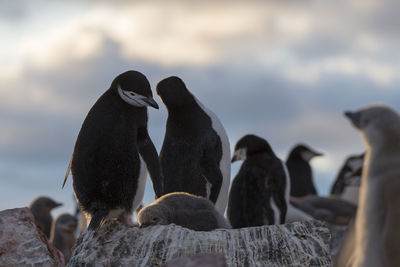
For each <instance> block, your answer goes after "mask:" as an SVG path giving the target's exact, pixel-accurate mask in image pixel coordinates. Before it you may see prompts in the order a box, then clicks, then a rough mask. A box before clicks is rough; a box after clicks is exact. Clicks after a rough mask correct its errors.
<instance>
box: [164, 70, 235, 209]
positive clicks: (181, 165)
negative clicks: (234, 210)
mask: <svg viewBox="0 0 400 267" xmlns="http://www.w3.org/2000/svg"><path fill="white" fill-rule="evenodd" d="M157 94H158V95H159V96H160V98H161V100H162V101H163V103H164V104H165V106H166V108H167V110H168V119H167V125H166V131H165V138H164V142H163V145H162V148H161V152H160V163H161V169H162V171H163V176H164V189H165V190H164V193H171V192H187V193H190V194H194V195H197V196H203V197H206V198H207V199H210V200H211V201H212V202H213V203H215V207H216V208H217V210H218V211H219V212H221V214H224V211H225V208H226V203H227V199H228V189H229V183H230V170H231V169H230V167H231V164H230V157H231V156H230V145H229V139H228V136H227V134H226V132H225V129H224V127H223V125H222V123H221V122H220V120H219V119H218V118H217V116H216V115H215V114H214V113H213V112H212V111H211V110H209V109H207V108H206V107H205V106H204V105H203V104H202V103H201V102H200V101H199V100H198V99H197V98H196V97H195V96H194V95H193V94H192V93H191V92H189V90H188V88H187V87H186V85H185V84H184V82H183V81H182V80H181V79H180V78H178V77H169V78H166V79H164V80H162V81H160V82H159V83H158V85H157Z"/></svg>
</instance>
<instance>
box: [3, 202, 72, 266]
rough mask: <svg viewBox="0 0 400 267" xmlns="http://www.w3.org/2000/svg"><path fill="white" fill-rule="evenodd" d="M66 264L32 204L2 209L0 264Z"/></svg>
mask: <svg viewBox="0 0 400 267" xmlns="http://www.w3.org/2000/svg"><path fill="white" fill-rule="evenodd" d="M26 265H29V266H64V256H63V255H62V253H61V252H60V251H58V250H57V249H56V248H55V247H54V246H53V245H52V244H50V243H49V241H48V240H47V238H46V235H45V234H44V233H43V232H42V230H40V228H39V227H38V226H37V225H36V223H35V219H34V217H33V215H32V213H31V211H30V210H29V208H20V209H10V210H4V211H1V212H0V266H26Z"/></svg>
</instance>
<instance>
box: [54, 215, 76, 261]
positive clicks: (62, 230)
mask: <svg viewBox="0 0 400 267" xmlns="http://www.w3.org/2000/svg"><path fill="white" fill-rule="evenodd" d="M77 226H78V220H77V218H76V217H75V216H72V215H70V214H67V213H64V214H61V215H60V216H58V218H57V219H56V220H55V221H54V222H53V226H52V232H51V238H50V242H51V243H52V244H53V245H54V246H55V247H56V248H58V250H60V251H61V252H62V253H63V255H64V259H65V263H68V261H69V259H70V258H71V256H72V255H71V254H72V251H71V250H72V247H73V246H74V244H75V231H76V228H77Z"/></svg>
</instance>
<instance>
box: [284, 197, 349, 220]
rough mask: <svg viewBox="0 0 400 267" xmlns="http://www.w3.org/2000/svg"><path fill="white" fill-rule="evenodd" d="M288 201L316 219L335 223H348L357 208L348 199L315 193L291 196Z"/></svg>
mask: <svg viewBox="0 0 400 267" xmlns="http://www.w3.org/2000/svg"><path fill="white" fill-rule="evenodd" d="M290 203H291V204H292V205H294V206H295V207H297V208H299V209H300V210H302V211H304V212H306V213H307V214H309V215H311V216H312V217H314V218H315V219H317V220H321V221H326V222H328V223H330V224H335V225H348V224H349V222H350V220H351V219H353V217H354V216H355V214H356V210H357V206H355V205H354V204H352V203H350V202H349V201H346V200H342V199H340V198H334V197H320V196H316V195H308V196H305V197H299V198H298V197H291V198H290Z"/></svg>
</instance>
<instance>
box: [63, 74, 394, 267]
mask: <svg viewBox="0 0 400 267" xmlns="http://www.w3.org/2000/svg"><path fill="white" fill-rule="evenodd" d="M156 91H157V94H158V96H159V97H160V99H161V100H162V102H163V103H164V105H165V107H166V108H167V111H168V119H167V122H166V132H165V137H164V142H163V145H162V148H161V151H160V154H159V155H158V154H157V151H156V149H155V147H154V145H153V142H152V140H151V139H150V137H149V134H148V131H147V121H148V116H147V108H148V107H153V108H156V109H158V104H157V103H156V102H155V101H154V99H153V97H152V91H151V89H150V85H149V82H148V80H147V78H146V77H145V76H144V75H143V74H141V73H139V72H137V71H128V72H125V73H122V74H120V75H119V76H117V77H116V78H115V79H114V80H113V81H112V83H111V85H110V88H109V89H108V90H107V91H106V92H105V93H104V94H103V95H102V96H101V97H100V98H99V99H98V100H97V102H96V103H95V104H94V106H93V107H92V108H91V110H90V111H89V113H88V115H87V117H86V119H85V120H84V122H83V125H82V128H81V130H80V132H79V135H78V138H77V140H76V144H75V148H74V152H73V156H72V160H71V165H70V167H71V170H72V176H73V187H74V192H75V197H76V199H77V201H78V203H79V206H80V209H81V211H82V212H83V213H84V214H85V216H86V218H87V220H88V229H89V230H97V229H98V228H99V227H100V226H101V224H102V223H103V222H104V221H105V220H107V219H111V218H118V219H120V220H121V221H122V222H124V223H126V224H127V225H128V226H130V225H132V222H131V215H132V212H133V211H134V210H136V209H137V208H138V206H139V205H140V204H141V201H142V198H143V191H144V185H145V180H146V174H147V172H149V174H150V178H151V181H152V183H153V189H154V191H155V195H156V200H155V202H154V203H152V204H150V205H148V206H145V207H143V208H142V209H140V211H139V212H138V222H139V225H140V227H146V226H151V225H156V224H170V223H175V224H177V225H181V226H183V227H187V228H190V229H193V230H200V231H209V230H213V229H217V228H226V229H229V228H231V227H232V228H241V227H249V226H259V225H266V224H280V223H286V222H293V221H298V220H308V219H312V218H317V219H322V220H325V221H328V222H330V223H333V224H347V223H348V222H349V220H350V219H351V218H353V217H354V214H355V213H356V209H357V204H358V209H357V214H356V216H355V223H354V228H352V230H351V231H349V234H352V235H354V239H352V242H350V245H349V244H344V245H343V247H351V246H352V245H354V247H353V251H354V253H353V255H352V256H351V262H350V264H349V263H348V262H349V261H345V265H338V266H386V265H387V266H400V259H399V257H398V255H400V254H399V253H396V249H398V247H399V241H398V240H400V236H398V235H399V233H398V232H399V231H397V230H395V228H396V227H398V225H400V213H399V212H398V210H399V209H398V208H397V209H396V207H398V206H399V205H400V202H399V201H400V198H399V197H398V196H397V195H398V194H396V192H399V190H400V182H399V181H400V180H399V179H397V178H398V177H399V176H400V169H399V166H400V154H399V153H400V152H399V151H400V149H399V147H398V145H399V144H400V129H399V126H398V125H400V124H399V123H400V118H399V116H398V115H397V114H396V113H395V112H394V111H393V110H391V109H389V108H387V107H384V106H379V107H376V106H374V107H367V108H365V109H362V110H359V111H357V112H353V113H351V112H348V113H346V116H347V117H349V118H350V120H351V121H352V123H353V124H354V126H355V127H356V128H357V129H358V130H359V131H360V132H361V134H362V136H363V139H364V141H365V144H366V149H367V152H366V153H365V157H364V155H360V156H354V157H350V158H349V159H348V160H347V161H346V162H345V164H344V166H343V167H342V169H341V170H340V172H339V174H338V178H337V181H336V182H335V185H334V187H333V188H332V197H320V196H318V195H317V191H316V189H315V186H314V183H313V177H312V170H311V166H310V164H309V161H310V160H311V159H312V158H313V157H316V156H322V154H321V153H318V152H315V151H314V150H312V149H311V148H309V147H308V146H307V145H304V144H298V145H297V146H295V147H294V148H293V149H292V150H291V151H290V153H289V156H288V158H287V160H286V162H283V161H282V160H280V159H279V158H278V157H277V156H276V155H275V153H274V152H273V150H272V148H271V146H270V145H269V144H268V142H267V141H266V140H265V139H263V138H261V137H258V136H255V135H246V136H244V137H243V138H241V139H240V140H239V141H238V142H237V144H236V145H235V150H234V154H233V157H232V160H231V155H230V144H229V140H228V137H227V134H226V132H225V130H224V127H223V126H222V123H221V122H220V121H219V119H218V118H217V116H216V115H215V114H214V113H213V112H211V111H210V110H209V109H207V108H206V107H205V105H203V104H202V103H201V102H200V101H199V100H198V99H197V98H196V97H195V96H194V95H193V94H192V93H191V92H190V91H189V89H188V88H187V87H186V85H185V83H184V82H183V81H182V80H181V79H180V78H178V77H175V76H174V77H169V78H166V79H164V80H162V81H160V82H159V83H158V85H157V88H156ZM394 144H395V145H394ZM238 160H243V164H242V166H241V168H240V171H239V172H238V174H237V175H236V177H235V178H234V179H233V182H232V186H231V190H230V192H228V188H229V183H230V164H231V161H232V162H235V161H238ZM360 177H361V179H360ZM357 179H358V181H359V182H358V183H357V182H354V181H356V180H357ZM360 180H361V181H360ZM349 186H356V187H357V189H358V188H359V191H360V197H359V199H358V198H357V197H353V201H352V200H351V199H350V198H346V197H344V192H345V191H346V190H347V189H348V188H347V187H349ZM396 190H397V191H396ZM335 195H336V196H340V197H343V199H338V198H337V197H335ZM379 196H382V197H381V198H379ZM350 201H352V202H353V203H350ZM226 206H228V210H227V218H228V220H229V222H228V221H227V220H226V219H225V218H224V216H223V214H224V211H225V208H226ZM377 213H379V214H382V216H374V215H373V214H377ZM55 225H57V224H55ZM55 227H56V226H55ZM56 228H57V227H56ZM343 258H344V257H338V259H339V260H340V262H344V261H343V260H342V259H343ZM339 260H338V262H339ZM345 260H348V258H345Z"/></svg>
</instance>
